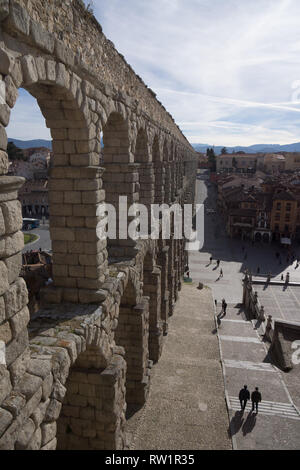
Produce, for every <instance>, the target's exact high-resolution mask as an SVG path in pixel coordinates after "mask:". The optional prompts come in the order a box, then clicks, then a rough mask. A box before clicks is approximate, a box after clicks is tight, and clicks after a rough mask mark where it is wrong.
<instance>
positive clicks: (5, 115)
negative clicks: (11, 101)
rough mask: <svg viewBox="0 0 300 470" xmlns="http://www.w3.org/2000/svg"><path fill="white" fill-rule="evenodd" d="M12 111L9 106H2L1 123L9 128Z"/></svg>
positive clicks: (0, 106) (0, 111) (0, 112)
mask: <svg viewBox="0 0 300 470" xmlns="http://www.w3.org/2000/svg"><path fill="white" fill-rule="evenodd" d="M9 117H10V109H9V106H7V104H0V123H1V124H2V125H3V126H5V127H6V126H7V125H8V123H9Z"/></svg>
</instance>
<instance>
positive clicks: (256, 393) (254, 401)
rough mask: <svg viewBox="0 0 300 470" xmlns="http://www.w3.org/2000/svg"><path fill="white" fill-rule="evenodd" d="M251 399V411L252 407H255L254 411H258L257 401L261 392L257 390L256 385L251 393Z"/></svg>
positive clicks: (259, 399) (259, 400)
mask: <svg viewBox="0 0 300 470" xmlns="http://www.w3.org/2000/svg"><path fill="white" fill-rule="evenodd" d="M251 401H252V411H254V407H255V408H256V413H258V403H260V402H261V393H260V392H259V391H258V387H255V390H254V392H252V393H251Z"/></svg>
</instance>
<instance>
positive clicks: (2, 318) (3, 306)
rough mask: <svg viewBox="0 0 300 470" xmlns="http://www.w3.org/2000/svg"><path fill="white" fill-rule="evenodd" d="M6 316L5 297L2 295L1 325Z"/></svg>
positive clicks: (0, 298)
mask: <svg viewBox="0 0 300 470" xmlns="http://www.w3.org/2000/svg"><path fill="white" fill-rule="evenodd" d="M5 317H6V310H5V302H4V297H3V296H2V297H0V325H1V323H3V322H4V320H5Z"/></svg>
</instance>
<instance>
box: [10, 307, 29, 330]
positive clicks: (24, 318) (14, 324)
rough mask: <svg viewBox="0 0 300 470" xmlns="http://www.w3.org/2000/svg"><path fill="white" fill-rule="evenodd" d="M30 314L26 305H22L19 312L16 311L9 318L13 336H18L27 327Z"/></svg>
mask: <svg viewBox="0 0 300 470" xmlns="http://www.w3.org/2000/svg"><path fill="white" fill-rule="evenodd" d="M29 319H30V315H29V310H28V308H27V307H24V308H23V309H22V310H20V312H18V313H16V314H15V315H14V316H13V317H12V318H11V320H10V324H11V329H12V332H13V336H14V337H16V336H18V335H19V334H20V333H21V332H22V331H23V330H25V329H26V328H27V324H28V322H29Z"/></svg>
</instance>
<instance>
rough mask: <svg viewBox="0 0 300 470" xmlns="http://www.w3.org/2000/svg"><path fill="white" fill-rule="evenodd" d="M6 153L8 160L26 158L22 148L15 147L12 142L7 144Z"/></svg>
mask: <svg viewBox="0 0 300 470" xmlns="http://www.w3.org/2000/svg"><path fill="white" fill-rule="evenodd" d="M7 154H8V158H9V160H11V161H13V160H27V159H26V157H25V155H24V153H23V151H22V149H20V148H19V147H17V146H16V145H15V144H14V143H13V142H8V144H7Z"/></svg>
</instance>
